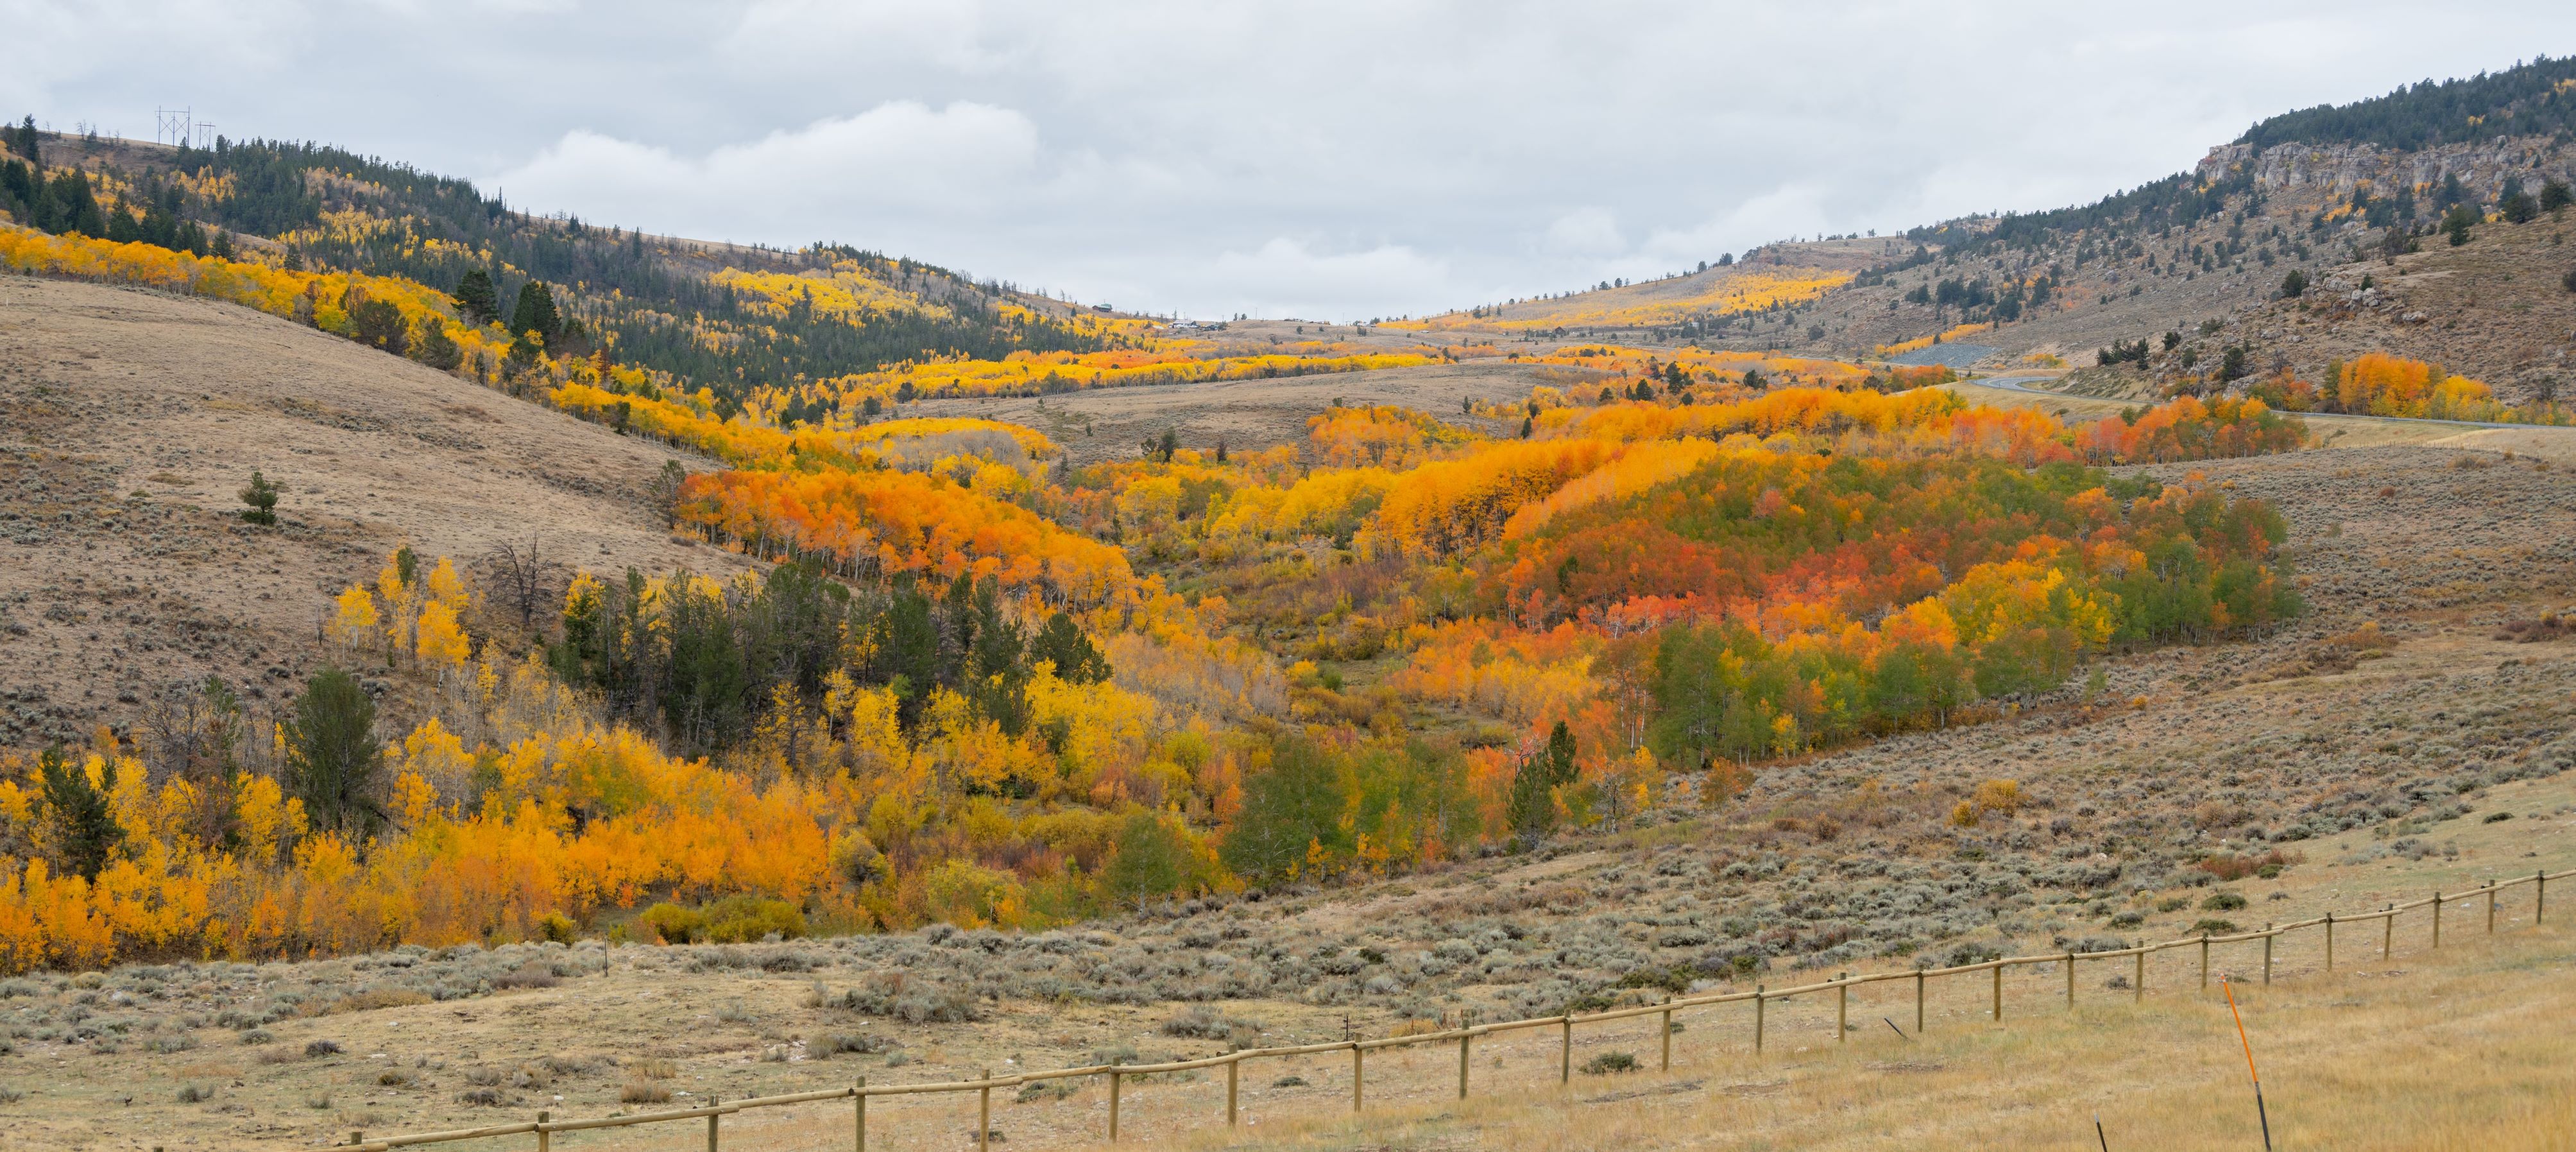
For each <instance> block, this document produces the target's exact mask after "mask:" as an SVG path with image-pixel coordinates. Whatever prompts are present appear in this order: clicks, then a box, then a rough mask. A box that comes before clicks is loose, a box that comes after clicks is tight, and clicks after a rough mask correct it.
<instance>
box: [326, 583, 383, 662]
mask: <svg viewBox="0 0 2576 1152" xmlns="http://www.w3.org/2000/svg"><path fill="white" fill-rule="evenodd" d="M337 604H338V608H337V610H336V611H334V612H333V613H332V614H331V623H330V624H329V625H328V626H327V627H326V629H325V631H326V632H327V633H328V635H329V636H330V638H331V642H332V643H334V644H338V645H341V646H343V647H348V648H355V647H357V646H359V645H361V644H365V643H367V642H369V641H371V640H374V639H375V637H376V598H375V597H374V596H372V595H369V594H368V592H367V590H366V589H364V588H361V587H359V586H357V585H355V584H352V585H349V587H348V590H347V591H344V592H342V593H340V598H339V600H338V601H337Z"/></svg>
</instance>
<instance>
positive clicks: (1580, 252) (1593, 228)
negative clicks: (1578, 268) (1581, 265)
mask: <svg viewBox="0 0 2576 1152" xmlns="http://www.w3.org/2000/svg"><path fill="white" fill-rule="evenodd" d="M1547 250H1548V251H1550V252H1554V253H1557V254H1559V255H1565V256H1618V255H1622V254H1624V253H1626V252H1627V251H1628V240H1627V238H1626V237H1624V236H1621V235H1620V234H1619V216H1618V214H1617V213H1614V212H1612V211H1610V210H1609V209H1607V208H1578V209H1575V210H1574V211H1572V212H1568V213H1566V214H1564V215H1562V216H1559V217H1557V218H1556V220H1555V221H1554V222H1553V223H1550V224H1549V225H1548V226H1547Z"/></svg>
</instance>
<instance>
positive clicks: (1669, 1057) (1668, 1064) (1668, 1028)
mask: <svg viewBox="0 0 2576 1152" xmlns="http://www.w3.org/2000/svg"><path fill="white" fill-rule="evenodd" d="M1663 1040H1664V1064H1663V1068H1662V1070H1663V1071H1666V1072H1670V1071H1672V1070H1673V1010H1672V1009H1670V1008H1666V1009H1664V1036H1663Z"/></svg>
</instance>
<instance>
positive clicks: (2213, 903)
mask: <svg viewBox="0 0 2576 1152" xmlns="http://www.w3.org/2000/svg"><path fill="white" fill-rule="evenodd" d="M2244 906H2245V895H2244V894H2243V893H2241V892H2212V893H2210V894H2209V899H2206V900H2203V901H2201V902H2200V909H2201V911H2203V912H2233V911H2236V910H2237V909H2239V908H2242V907H2244Z"/></svg>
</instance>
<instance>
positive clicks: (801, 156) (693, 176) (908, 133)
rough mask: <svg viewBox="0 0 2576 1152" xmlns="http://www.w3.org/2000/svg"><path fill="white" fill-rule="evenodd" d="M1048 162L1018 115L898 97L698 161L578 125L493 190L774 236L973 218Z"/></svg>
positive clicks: (599, 214) (645, 222)
mask: <svg viewBox="0 0 2576 1152" xmlns="http://www.w3.org/2000/svg"><path fill="white" fill-rule="evenodd" d="M1037 157H1038V137H1037V129H1036V127H1035V126H1034V125H1032V124H1030V123H1029V121H1028V118H1027V117H1025V116H1022V115H1020V114H1019V113H1017V112H1014V111H1012V110H1010V109H1007V108H995V107H991V106H989V105H982V104H962V103H961V104H951V105H949V106H948V107H946V108H944V109H938V110H933V109H931V108H928V107H926V106H924V105H921V104H918V103H914V102H911V101H897V102H894V103H889V104H881V105H878V106H877V107H875V108H871V109H869V110H868V111H866V112H862V113H860V114H858V115H856V116H849V117H842V118H832V119H824V120H818V121H815V122H814V123H812V124H808V125H806V126H805V127H803V128H799V129H795V130H792V131H778V132H772V133H770V134H768V135H766V136H764V137H762V138H760V139H758V140H755V141H752V142H750V143H748V144H740V145H727V146H725V147H721V148H717V149H715V150H713V151H711V152H709V153H707V154H706V155H705V156H703V157H698V158H689V157H682V156H678V155H675V154H673V153H672V152H671V151H670V150H669V149H667V148H662V147H657V146H653V145H648V144H641V143H636V142H634V141H629V140H620V139H616V138H613V137H610V136H606V135H603V134H600V133H597V132H592V131H589V130H586V129H575V130H574V131H571V132H568V133H565V134H564V137H563V138H562V139H561V140H558V141H556V142H555V143H554V144H553V145H551V146H549V147H547V148H546V149H545V150H543V151H541V152H539V153H538V154H537V155H536V156H535V157H534V158H532V159H531V160H529V161H528V162H527V163H525V164H523V165H520V166H519V167H517V168H513V169H511V170H509V171H507V172H503V173H501V174H500V175H498V176H495V177H493V178H492V183H493V184H494V185H496V186H498V187H499V188H501V189H503V190H505V191H506V192H507V193H508V194H509V197H510V199H511V200H512V201H513V202H515V203H519V204H525V205H529V206H532V207H534V208H537V209H538V210H540V211H553V210H562V211H571V212H574V213H576V214H579V215H584V216H587V217H589V218H591V219H594V220H600V221H603V222H606V221H611V220H616V221H623V222H630V223H635V224H638V225H641V226H644V227H647V228H655V227H656V226H655V223H654V222H655V221H669V222H670V224H669V225H666V226H664V227H662V228H658V229H657V230H669V229H671V228H682V229H697V230H699V234H705V233H706V232H707V230H710V229H712V230H714V231H715V232H717V233H726V234H730V235H737V236H744V237H746V238H772V237H775V236H776V235H778V234H780V230H781V229H790V230H792V229H794V228H796V227H799V226H819V225H824V224H827V223H831V222H835V221H836V220H837V222H839V223H841V224H843V225H844V227H847V226H848V225H853V224H861V223H864V222H865V220H866V218H867V217H868V216H870V215H874V214H883V213H889V212H891V213H898V214H918V213H943V214H944V213H957V212H972V211H975V210H977V209H978V208H979V207H988V206H990V205H993V204H995V203H998V202H1001V201H1003V200H1006V199H1008V198H1010V195H1011V193H1012V191H1013V190H1014V189H1015V188H1016V187H1017V186H1018V185H1020V184H1021V183H1022V182H1023V181H1024V180H1025V179H1026V178H1027V176H1028V174H1029V173H1030V172H1031V170H1032V169H1033V168H1034V167H1035V165H1036V163H1037ZM728 230H730V231H729V232H728ZM826 231H829V229H828V228H827V229H826ZM815 235H816V236H820V235H822V233H820V232H817V233H815Z"/></svg>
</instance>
